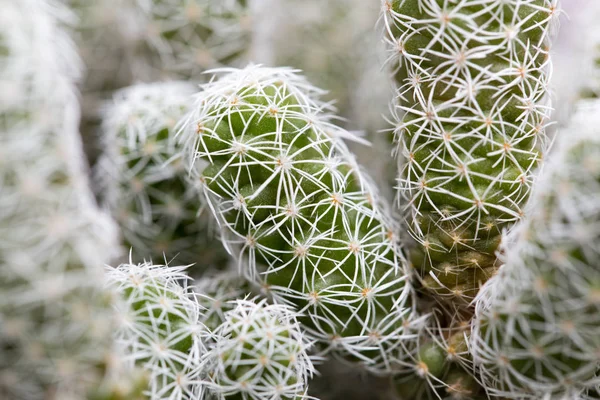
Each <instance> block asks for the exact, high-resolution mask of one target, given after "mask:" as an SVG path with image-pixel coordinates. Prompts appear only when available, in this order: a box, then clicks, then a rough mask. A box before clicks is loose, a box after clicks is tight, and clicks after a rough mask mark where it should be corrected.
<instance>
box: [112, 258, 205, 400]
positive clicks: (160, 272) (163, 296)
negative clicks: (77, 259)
mask: <svg viewBox="0 0 600 400" xmlns="http://www.w3.org/2000/svg"><path fill="white" fill-rule="evenodd" d="M185 268H186V267H172V266H165V265H153V264H150V263H143V264H138V265H136V264H122V265H120V266H118V267H116V268H112V267H111V268H108V270H107V273H108V278H109V279H108V285H109V287H110V288H112V289H115V290H117V291H118V293H119V294H120V296H121V300H122V301H121V302H120V303H118V305H117V308H116V309H117V312H118V314H119V315H120V317H121V321H122V323H121V326H120V327H119V330H118V331H117V333H116V334H115V336H116V340H117V341H118V343H119V344H120V345H121V347H122V348H123V352H125V353H126V356H127V358H128V359H130V360H131V361H132V362H133V363H134V364H135V365H138V366H140V367H142V368H143V369H144V370H145V371H147V372H148V373H149V375H150V377H149V382H150V383H149V385H148V387H147V388H146V389H147V391H148V392H149V395H150V398H151V399H164V398H168V399H174V400H195V399H199V398H200V399H201V398H203V397H202V396H203V393H204V385H203V384H202V378H203V373H204V369H203V368H202V361H201V360H202V357H203V356H204V355H205V353H206V347H205V342H206V340H207V337H209V336H210V332H208V331H207V330H206V329H205V327H204V325H202V323H201V320H202V318H203V310H204V309H203V308H202V307H201V306H200V305H199V304H198V302H197V301H196V300H195V298H194V295H193V293H192V291H191V290H189V288H188V287H187V282H188V279H189V278H188V277H187V275H186V274H185V272H184V270H185Z"/></svg>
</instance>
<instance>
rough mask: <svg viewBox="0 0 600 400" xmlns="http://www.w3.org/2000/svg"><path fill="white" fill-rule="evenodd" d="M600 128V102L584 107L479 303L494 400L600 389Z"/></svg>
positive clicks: (483, 361) (479, 335) (483, 359)
mask: <svg viewBox="0 0 600 400" xmlns="http://www.w3.org/2000/svg"><path fill="white" fill-rule="evenodd" d="M599 123H600V103H599V102H598V101H597V100H596V101H594V102H588V103H582V104H580V105H579V106H578V109H577V113H576V115H575V116H574V119H573V121H572V123H571V124H570V126H569V127H568V128H567V129H566V130H565V132H563V133H561V136H563V138H562V141H560V142H559V143H560V145H559V146H558V149H557V151H558V154H555V155H554V158H553V159H552V160H551V162H550V163H549V164H550V165H548V167H547V170H546V174H545V176H544V179H543V180H541V181H540V183H539V188H538V189H537V194H536V195H535V196H534V198H533V200H534V201H533V204H532V206H531V208H532V212H531V214H532V215H531V216H530V219H529V220H528V221H527V222H526V223H525V224H523V225H522V226H521V227H520V228H519V229H518V230H515V232H514V233H513V235H512V237H511V238H510V240H508V245H509V246H510V251H508V249H507V254H506V260H505V265H504V266H503V267H502V269H501V272H500V274H499V275H498V276H497V277H496V278H494V279H493V280H491V281H489V282H488V284H487V285H486V286H484V288H483V289H482V291H481V293H480V294H479V296H478V299H477V307H476V314H475V320H474V321H473V332H472V335H471V348H472V352H473V357H474V361H475V363H476V365H477V366H478V367H479V368H480V371H481V377H482V380H483V382H484V383H485V384H486V387H487V388H488V392H489V393H490V394H491V395H494V396H503V397H505V398H519V399H541V398H544V399H555V398H556V399H566V398H569V399H575V398H578V399H579V398H587V397H584V395H583V394H582V393H583V392H584V391H586V390H590V391H592V390H596V391H597V390H598V387H599V385H600V377H599V376H598V371H599V368H600V351H599V350H600V269H599V268H598V259H599V257H600V254H599V251H598V230H597V225H598V222H599V221H600V208H599V205H598V198H599V196H600V163H599V162H598V160H600V142H598V133H599V132H598V126H599ZM590 398H593V396H591V395H590ZM596 398H597V397H596Z"/></svg>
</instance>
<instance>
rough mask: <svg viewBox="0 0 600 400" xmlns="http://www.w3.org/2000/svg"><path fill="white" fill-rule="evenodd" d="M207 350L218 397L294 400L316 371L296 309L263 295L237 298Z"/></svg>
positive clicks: (299, 396) (213, 383)
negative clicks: (272, 302)
mask: <svg viewBox="0 0 600 400" xmlns="http://www.w3.org/2000/svg"><path fill="white" fill-rule="evenodd" d="M215 336H216V337H215V344H214V348H213V350H212V351H211V353H210V354H209V355H208V360H209V365H210V366H211V368H210V373H209V374H210V378H211V384H210V386H211V388H212V389H213V391H214V392H215V394H216V395H217V398H218V399H227V400H237V399H244V400H262V399H282V400H285V399H288V400H298V399H302V398H306V397H308V396H307V395H306V392H307V389H308V380H309V379H310V378H311V377H312V375H313V372H314V367H313V362H312V360H311V358H310V357H309V356H308V353H307V350H308V349H309V348H310V347H311V343H310V342H309V340H308V339H307V337H306V336H305V335H304V334H303V331H302V329H301V327H300V325H299V324H298V322H297V320H296V313H295V312H294V311H292V310H291V309H290V308H288V307H286V306H283V305H276V304H268V303H267V302H266V300H261V301H258V302H255V301H253V300H237V301H236V302H235V304H234V308H233V309H232V310H230V311H228V312H227V313H226V314H225V320H224V322H223V324H222V325H221V326H220V327H219V328H218V329H217V331H216V333H215Z"/></svg>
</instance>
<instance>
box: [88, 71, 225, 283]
mask: <svg viewBox="0 0 600 400" xmlns="http://www.w3.org/2000/svg"><path fill="white" fill-rule="evenodd" d="M193 92H194V85H192V84H188V83H183V82H161V83H152V84H138V85H135V86H131V87H129V88H126V89H123V90H121V91H119V92H117V93H116V94H115V95H114V98H113V100H112V101H111V102H110V103H109V104H107V106H106V107H105V109H104V112H103V114H104V121H103V137H102V142H103V148H104V152H103V154H102V156H101V158H100V160H99V161H98V165H97V167H96V170H95V175H96V181H97V183H98V192H99V195H100V198H101V200H102V204H103V205H104V206H105V207H106V208H107V209H108V210H109V211H110V213H111V214H112V215H113V216H114V218H115V219H116V221H117V222H118V223H119V226H120V228H121V230H122V232H123V236H124V241H125V245H126V246H132V248H133V250H132V251H133V253H132V257H133V259H135V260H141V259H148V258H149V259H151V260H155V261H157V262H162V261H164V260H166V261H167V262H171V261H172V260H173V259H174V260H175V261H174V262H177V263H178V264H181V265H184V264H194V267H193V268H192V269H191V270H190V273H192V274H201V273H202V272H203V271H204V270H206V269H208V268H218V267H220V266H221V265H223V264H225V263H226V260H227V258H228V257H227V253H226V252H225V250H224V249H223V247H222V246H221V244H220V240H218V238H216V237H215V236H216V227H215V226H213V225H214V224H211V222H212V221H211V217H210V215H209V212H208V211H205V212H203V213H201V215H200V216H198V215H197V214H198V209H197V204H198V201H197V199H198V194H197V193H196V191H195V189H194V186H191V185H187V183H186V180H187V172H186V171H185V169H184V167H183V163H182V160H181V158H180V157H174V154H177V152H178V150H177V144H176V141H175V124H176V122H177V120H178V119H179V118H181V116H183V115H184V114H185V113H186V111H187V107H188V105H189V103H190V97H191V94H192V93H193Z"/></svg>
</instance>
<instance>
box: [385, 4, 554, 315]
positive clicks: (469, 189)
mask: <svg viewBox="0 0 600 400" xmlns="http://www.w3.org/2000/svg"><path fill="white" fill-rule="evenodd" d="M555 3H556V2H555V1H553V0H525V1H522V0H506V1H501V2H499V1H496V0H482V1H479V0H477V1H472V0H458V1H452V2H440V1H437V0H394V1H391V0H383V2H382V4H383V15H382V20H383V21H384V28H385V31H386V41H387V43H388V45H389V52H390V56H389V59H390V60H391V62H392V63H395V64H394V65H393V67H394V74H395V77H396V80H397V83H398V86H399V89H398V94H397V98H396V111H397V112H396V114H398V116H397V127H396V140H397V142H398V155H399V157H401V158H402V159H403V160H404V165H403V167H402V168H401V171H400V176H399V178H398V182H399V186H398V194H399V198H401V199H402V200H404V201H405V208H406V220H407V221H406V223H407V225H408V228H409V230H410V232H411V235H412V236H413V238H414V241H415V245H414V246H413V248H412V249H411V251H410V259H411V261H412V263H413V266H414V267H415V268H416V269H418V270H419V271H420V272H421V275H422V276H423V285H424V287H425V288H426V289H429V290H431V291H432V292H433V293H435V294H437V295H439V296H440V297H442V298H446V299H445V300H441V303H443V304H445V305H448V304H449V305H450V306H451V307H454V306H456V305H467V304H468V303H469V302H470V301H471V300H472V298H473V297H474V296H475V294H476V293H477V291H478V288H479V286H480V284H481V283H483V282H485V281H486V280H487V279H489V278H490V277H491V276H493V275H494V273H495V272H496V270H497V268H498V263H497V261H496V257H495V254H494V253H495V251H496V249H497V248H498V245H499V243H500V238H501V232H502V230H504V229H509V228H510V227H511V226H512V225H513V224H514V223H515V222H517V221H519V220H520V219H521V218H522V217H523V206H524V204H525V202H526V200H527V198H528V196H529V192H530V188H531V185H532V180H533V178H534V171H535V169H536V167H537V166H538V164H539V161H540V159H541V156H542V154H543V152H544V151H545V147H546V146H547V144H548V142H549V140H548V137H547V134H546V126H547V125H548V123H549V120H548V117H549V115H548V114H549V107H548V101H547V97H548V96H547V87H548V76H549V73H548V71H549V64H550V60H549V56H548V46H549V45H550V39H551V32H552V31H553V26H554V23H553V22H554V21H555V20H556V17H557V15H558V10H557V8H556V4H555Z"/></svg>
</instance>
